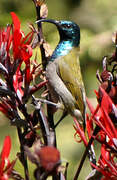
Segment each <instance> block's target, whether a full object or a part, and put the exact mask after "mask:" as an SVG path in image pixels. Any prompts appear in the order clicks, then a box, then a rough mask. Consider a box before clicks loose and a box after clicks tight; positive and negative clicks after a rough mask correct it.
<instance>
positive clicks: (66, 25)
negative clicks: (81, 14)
mask: <svg viewBox="0 0 117 180" xmlns="http://www.w3.org/2000/svg"><path fill="white" fill-rule="evenodd" d="M62 26H63V27H64V28H71V25H70V24H63V25H62Z"/></svg>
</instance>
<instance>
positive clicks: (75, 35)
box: [37, 19, 80, 46]
mask: <svg viewBox="0 0 117 180" xmlns="http://www.w3.org/2000/svg"><path fill="white" fill-rule="evenodd" d="M41 22H49V23H53V24H55V25H56V27H57V28H58V31H59V34H60V41H62V40H70V41H72V42H73V46H78V45H79V44H80V28H79V26H78V25H77V24H76V23H74V22H72V21H65V20H61V21H57V20H52V19H41V20H39V21H37V23H41Z"/></svg>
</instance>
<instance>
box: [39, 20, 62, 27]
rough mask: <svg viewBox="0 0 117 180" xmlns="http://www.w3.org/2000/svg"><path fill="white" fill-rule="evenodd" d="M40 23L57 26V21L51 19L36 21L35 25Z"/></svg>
mask: <svg viewBox="0 0 117 180" xmlns="http://www.w3.org/2000/svg"><path fill="white" fill-rule="evenodd" d="M41 22H49V23H52V24H55V25H56V26H58V25H59V21H56V20H53V19H40V20H38V21H36V23H37V24H40V23H41Z"/></svg>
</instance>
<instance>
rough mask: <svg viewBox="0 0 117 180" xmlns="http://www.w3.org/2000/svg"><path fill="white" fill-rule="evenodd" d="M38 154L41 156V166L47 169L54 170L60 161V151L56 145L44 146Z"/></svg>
mask: <svg viewBox="0 0 117 180" xmlns="http://www.w3.org/2000/svg"><path fill="white" fill-rule="evenodd" d="M36 154H37V155H38V156H39V159H40V164H41V166H42V167H43V168H44V169H45V170H47V171H52V170H53V169H54V168H55V167H56V165H57V164H58V163H60V152H59V151H58V150H57V149H56V148H55V147H51V146H45V147H42V148H41V149H40V150H39V151H38V152H36Z"/></svg>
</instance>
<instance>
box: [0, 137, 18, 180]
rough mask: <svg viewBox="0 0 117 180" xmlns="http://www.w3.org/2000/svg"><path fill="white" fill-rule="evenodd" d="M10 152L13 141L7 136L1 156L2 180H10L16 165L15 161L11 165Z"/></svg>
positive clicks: (0, 170) (0, 179)
mask: <svg viewBox="0 0 117 180" xmlns="http://www.w3.org/2000/svg"><path fill="white" fill-rule="evenodd" d="M10 150H11V139H10V137H9V136H6V137H5V140H4V144H3V148H2V152H1V155H0V180H8V179H9V176H10V174H11V172H12V169H13V166H14V165H15V161H12V162H11V163H10V161H9V154H10Z"/></svg>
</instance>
